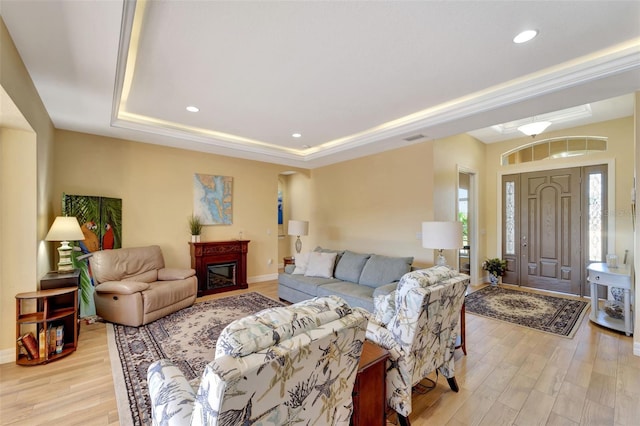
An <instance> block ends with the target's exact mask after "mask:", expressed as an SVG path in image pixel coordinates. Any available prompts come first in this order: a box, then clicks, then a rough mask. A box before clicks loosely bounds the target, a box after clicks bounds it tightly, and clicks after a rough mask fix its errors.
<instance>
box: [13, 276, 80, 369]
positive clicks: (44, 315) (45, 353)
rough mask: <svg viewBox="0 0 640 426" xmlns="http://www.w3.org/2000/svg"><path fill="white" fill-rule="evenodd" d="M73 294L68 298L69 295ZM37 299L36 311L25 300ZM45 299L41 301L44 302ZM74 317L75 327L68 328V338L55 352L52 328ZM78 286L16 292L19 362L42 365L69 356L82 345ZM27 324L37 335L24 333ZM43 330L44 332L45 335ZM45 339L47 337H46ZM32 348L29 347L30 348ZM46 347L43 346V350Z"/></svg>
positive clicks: (66, 332)
mask: <svg viewBox="0 0 640 426" xmlns="http://www.w3.org/2000/svg"><path fill="white" fill-rule="evenodd" d="M67 295H71V296H73V297H72V298H71V300H70V301H67V298H66V296H67ZM28 300H35V301H37V302H39V303H36V304H35V305H36V309H35V310H31V311H29V310H27V309H25V306H23V303H22V302H24V301H28ZM40 302H41V303H40ZM66 318H71V321H70V324H71V330H69V329H68V328H67V327H64V339H63V340H62V341H61V344H60V345H58V348H56V350H55V351H51V349H50V346H49V345H48V344H47V339H51V338H52V336H51V335H50V334H49V333H50V329H51V328H52V327H55V326H56V325H58V323H61V322H64V320H65V319H66ZM77 325H78V287H65V288H52V289H49V290H40V291H32V292H28V293H18V294H16V339H18V342H17V343H16V364H18V365H38V364H44V363H47V362H49V361H53V360H56V359H58V358H61V357H63V356H67V355H69V354H70V353H72V352H74V351H75V350H76V347H77V346H78V332H77ZM23 327H25V328H26V330H28V329H29V328H32V329H33V328H35V335H34V334H33V333H31V332H29V333H27V334H23V331H24V330H23ZM41 332H42V335H41ZM25 338H28V340H29V341H30V342H31V343H28V342H27V343H23V346H24V347H25V349H26V350H27V352H29V354H30V355H29V356H27V355H25V354H22V353H21V351H20V347H19V343H21V342H26V341H25V340H24V339H25ZM43 339H44V340H43ZM27 347H29V349H31V350H29V349H27ZM41 347H42V349H40V348H41Z"/></svg>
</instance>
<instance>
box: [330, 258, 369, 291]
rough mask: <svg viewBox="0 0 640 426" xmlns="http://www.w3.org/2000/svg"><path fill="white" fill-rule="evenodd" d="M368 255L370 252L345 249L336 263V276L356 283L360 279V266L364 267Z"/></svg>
mask: <svg viewBox="0 0 640 426" xmlns="http://www.w3.org/2000/svg"><path fill="white" fill-rule="evenodd" d="M369 257H371V255H370V254H361V253H354V252H352V251H349V250H346V251H345V252H344V254H343V255H342V257H341V258H340V260H338V264H337V265H336V273H335V276H336V278H337V279H339V280H342V281H350V282H352V283H357V282H358V280H359V279H360V274H361V273H362V268H364V264H365V263H367V260H368V259H369Z"/></svg>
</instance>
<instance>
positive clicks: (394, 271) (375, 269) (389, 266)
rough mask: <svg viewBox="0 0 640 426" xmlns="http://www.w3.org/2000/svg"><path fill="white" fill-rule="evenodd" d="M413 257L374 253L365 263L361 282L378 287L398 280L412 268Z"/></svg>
mask: <svg viewBox="0 0 640 426" xmlns="http://www.w3.org/2000/svg"><path fill="white" fill-rule="evenodd" d="M411 263H413V257H388V256H380V255H377V254H372V255H371V257H370V258H369V260H368V261H367V263H366V264H365V265H364V269H363V270H362V274H361V275H360V280H359V282H358V283H359V284H362V285H366V286H369V287H378V286H380V285H383V284H388V283H391V282H394V281H398V280H399V279H400V278H402V276H403V275H404V274H406V273H407V272H409V271H410V270H411Z"/></svg>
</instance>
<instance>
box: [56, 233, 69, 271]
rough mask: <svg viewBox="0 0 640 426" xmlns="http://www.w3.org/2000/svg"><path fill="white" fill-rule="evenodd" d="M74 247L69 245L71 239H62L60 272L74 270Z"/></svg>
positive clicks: (59, 249) (59, 250) (59, 254)
mask: <svg viewBox="0 0 640 426" xmlns="http://www.w3.org/2000/svg"><path fill="white" fill-rule="evenodd" d="M72 251H73V248H72V247H71V246H70V245H69V241H62V242H61V243H60V247H58V256H59V258H60V260H59V262H58V273H66V272H71V271H73V263H72V262H71V252H72Z"/></svg>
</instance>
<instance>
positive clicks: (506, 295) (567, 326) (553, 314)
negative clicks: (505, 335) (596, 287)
mask: <svg viewBox="0 0 640 426" xmlns="http://www.w3.org/2000/svg"><path fill="white" fill-rule="evenodd" d="M587 306H588V303H587V302H583V301H581V300H573V299H565V298H563V297H554V296H547V295H542V294H535V293H528V292H524V291H517V290H509V289H506V288H503V287H493V286H489V287H484V288H482V289H480V290H477V291H475V292H473V293H471V294H469V295H467V297H466V299H465V307H466V312H469V313H472V314H476V315H481V316H483V317H488V318H494V319H498V320H501V321H506V322H510V323H513V324H517V325H521V326H524V327H529V328H533V329H536V330H540V331H544V332H547V333H552V334H556V335H559V336H562V337H567V338H573V335H574V334H575V332H576V330H577V329H578V326H579V325H580V322H581V321H582V317H583V316H584V314H585V312H586V311H587V309H586V308H587Z"/></svg>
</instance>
